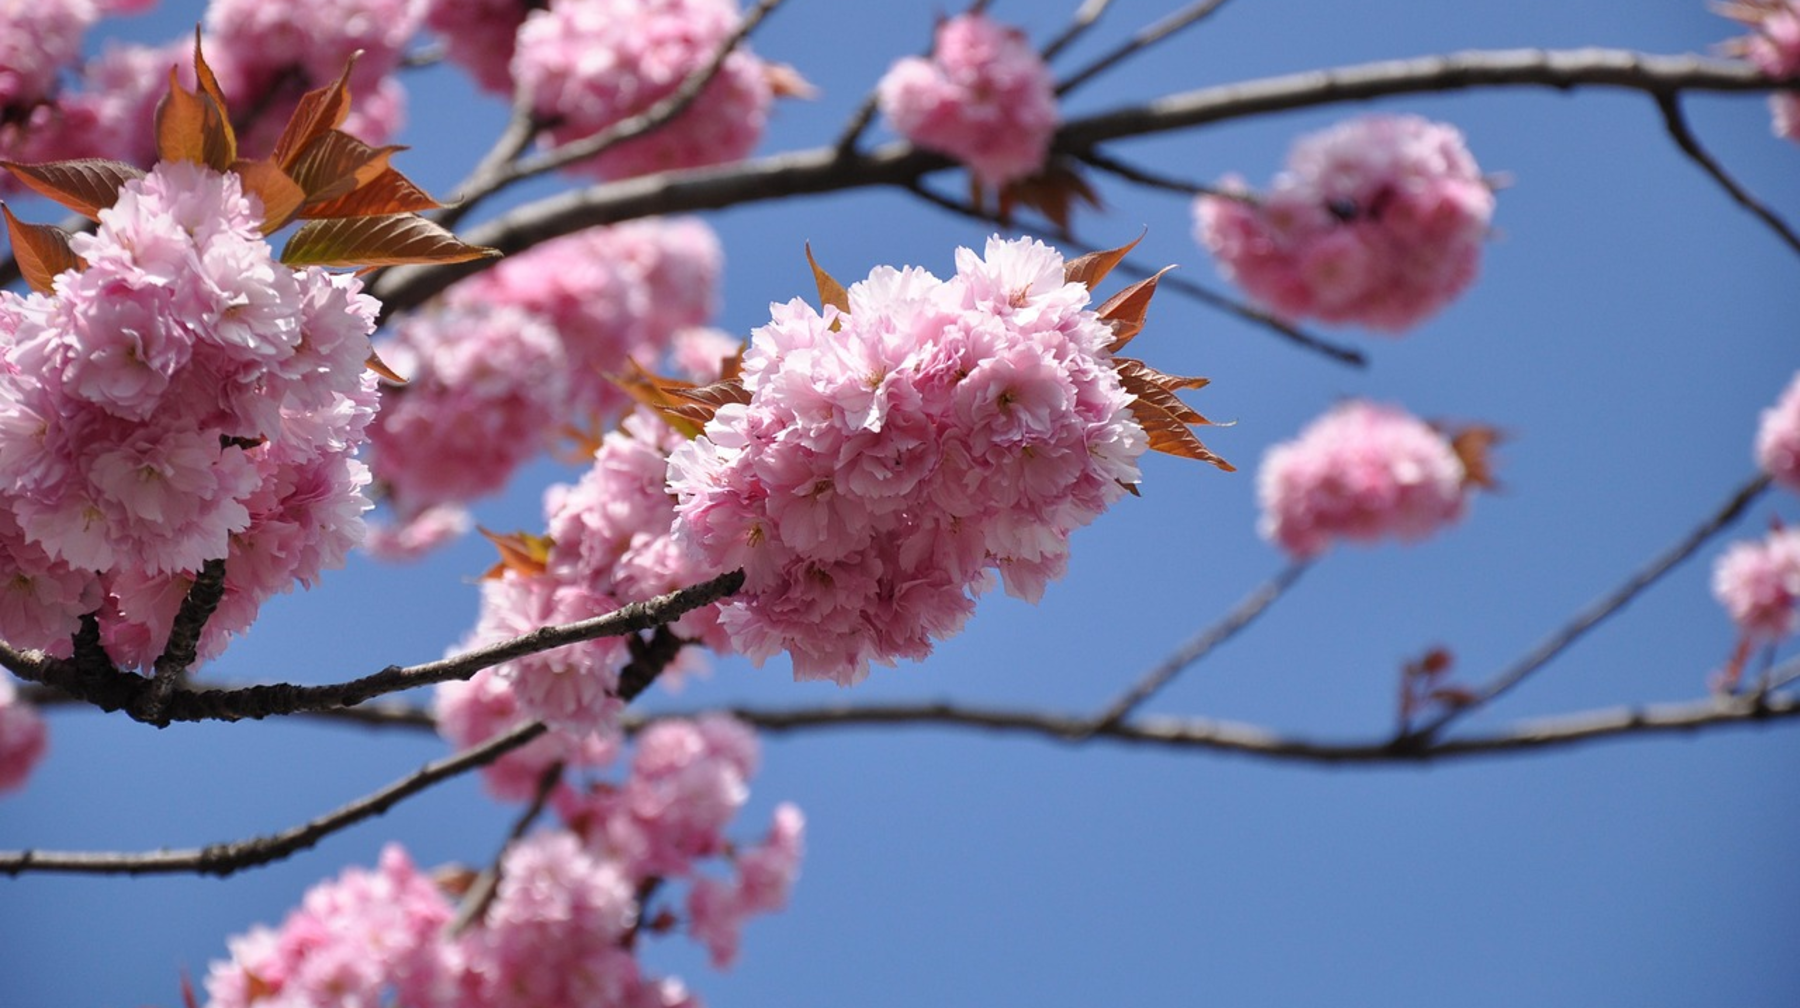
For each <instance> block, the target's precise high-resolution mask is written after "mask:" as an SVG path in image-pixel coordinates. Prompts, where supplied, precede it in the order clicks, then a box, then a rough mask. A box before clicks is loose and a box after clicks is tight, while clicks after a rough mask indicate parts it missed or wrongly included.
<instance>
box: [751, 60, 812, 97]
mask: <svg viewBox="0 0 1800 1008" xmlns="http://www.w3.org/2000/svg"><path fill="white" fill-rule="evenodd" d="M763 79H764V80H766V81H768V82H769V93H770V94H773V95H774V96H775V97H777V98H805V99H813V98H817V97H818V96H819V89H818V88H816V87H814V86H813V82H812V81H809V80H807V79H806V78H805V77H804V76H803V75H802V74H801V73H800V71H798V70H796V69H794V68H793V67H791V66H789V65H787V64H786V63H764V64H763Z"/></svg>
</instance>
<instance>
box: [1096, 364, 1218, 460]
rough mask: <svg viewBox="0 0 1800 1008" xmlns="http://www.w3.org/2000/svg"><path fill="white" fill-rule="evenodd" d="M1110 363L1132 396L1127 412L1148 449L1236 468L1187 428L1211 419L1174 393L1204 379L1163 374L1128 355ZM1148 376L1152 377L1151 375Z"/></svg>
mask: <svg viewBox="0 0 1800 1008" xmlns="http://www.w3.org/2000/svg"><path fill="white" fill-rule="evenodd" d="M1113 364H1114V366H1115V368H1116V369H1117V370H1118V373H1119V383H1120V384H1121V385H1123V386H1124V388H1125V391H1127V392H1129V393H1131V395H1132V400H1131V415H1132V417H1133V418H1135V419H1136V420H1137V422H1138V425H1139V426H1140V427H1142V428H1144V433H1145V435H1146V436H1147V437H1148V438H1149V440H1150V450H1152V451H1159V452H1162V453H1163V454H1165V455H1175V456H1177V457H1180V458H1191V459H1196V460H1198V461H1201V462H1205V463H1207V464H1209V465H1213V466H1216V467H1218V468H1219V469H1221V470H1223V471H1225V472H1236V471H1237V467H1236V466H1234V465H1232V464H1231V463H1229V462H1227V461H1225V460H1224V459H1222V458H1220V457H1219V456H1218V455H1215V454H1213V452H1212V450H1211V449H1209V448H1207V447H1206V445H1205V444H1204V443H1203V442H1202V441H1201V440H1200V439H1199V438H1198V437H1196V436H1195V434H1194V432H1193V431H1191V430H1189V429H1188V428H1189V426H1190V425H1196V424H1210V423H1211V421H1210V420H1207V419H1206V418H1205V417H1203V416H1201V415H1200V414H1199V413H1197V412H1195V411H1194V409H1193V408H1192V407H1190V406H1188V405H1187V404H1186V403H1184V402H1182V401H1181V400H1180V399H1179V398H1177V397H1176V395H1175V391H1174V389H1176V388H1197V387H1199V385H1200V384H1205V382H1206V379H1204V378H1177V377H1175V376H1173V375H1165V374H1162V373H1161V372H1159V371H1157V370H1156V369H1154V368H1152V367H1150V366H1149V365H1147V364H1145V363H1144V362H1143V361H1138V360H1132V359H1131V358H1129V357H1117V358H1114V360H1113ZM1152 375H1154V376H1155V377H1154V378H1152V377H1151V376H1152ZM1195 383H1198V384H1195ZM1166 386H1172V387H1166Z"/></svg>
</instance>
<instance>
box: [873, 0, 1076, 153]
mask: <svg viewBox="0 0 1800 1008" xmlns="http://www.w3.org/2000/svg"><path fill="white" fill-rule="evenodd" d="M876 94H877V97H878V98H879V100H880V103H881V112H882V114H883V115H884V116H886V117H887V120H888V122H889V123H890V124H891V125H892V126H893V128H894V130H895V131H896V132H898V133H900V135H902V136H904V137H906V138H907V139H908V140H910V141H912V142H913V143H914V144H916V145H917V146H919V147H923V148H925V149H926V150H933V151H937V152H938V153H940V154H946V155H949V156H950V157H953V158H955V159H957V160H958V161H961V162H962V163H963V164H965V165H967V166H968V168H969V170H970V171H971V172H972V173H973V174H974V176H975V178H976V180H977V181H978V182H980V183H982V184H984V185H989V186H994V187H1001V186H1004V185H1006V184H1007V183H1008V182H1012V181H1015V180H1017V179H1020V178H1024V177H1027V176H1030V175H1033V174H1036V173H1037V171H1038V170H1039V169H1041V168H1042V167H1043V166H1044V159H1045V157H1046V156H1048V154H1049V152H1050V139H1051V137H1052V136H1053V135H1054V134H1055V133H1056V125H1057V121H1058V117H1057V110H1056V83H1055V81H1053V80H1052V79H1051V77H1050V69H1049V68H1048V67H1047V66H1045V65H1044V61H1043V59H1042V58H1040V57H1039V56H1038V53H1037V50H1036V49H1033V48H1032V47H1031V43H1030V41H1029V40H1027V39H1026V38H1025V33H1024V32H1022V31H1020V30H1018V29H1016V28H1012V27H1009V26H1007V25H1002V24H1000V23H998V22H996V21H994V20H992V19H991V18H989V17H987V16H986V15H984V14H980V13H970V14H959V15H957V16H956V17H953V18H950V19H948V20H946V21H943V22H942V23H940V24H939V25H938V29H937V35H936V40H935V43H934V45H933V46H932V52H931V56H930V57H929V58H921V57H917V56H909V57H907V58H905V59H902V60H899V61H898V62H896V63H895V64H894V65H893V67H892V68H891V69H889V70H888V72H887V74H886V75H885V76H884V77H882V78H881V83H880V84H879V85H878V87H877V89H876Z"/></svg>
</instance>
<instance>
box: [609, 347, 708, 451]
mask: <svg viewBox="0 0 1800 1008" xmlns="http://www.w3.org/2000/svg"><path fill="white" fill-rule="evenodd" d="M625 364H626V367H627V368H628V370H627V371H626V372H625V373H623V374H610V375H607V378H608V379H610V380H611V381H612V383H613V384H614V385H617V386H618V387H619V388H620V390H621V391H623V392H624V393H625V394H626V395H628V396H630V397H631V398H632V400H633V401H635V402H638V403H641V404H643V405H645V406H648V407H650V408H651V409H653V410H655V411H656V412H657V415H658V416H660V417H662V419H663V422H664V423H667V424H668V425H669V426H670V427H673V428H674V429H675V430H676V431H679V432H680V434H681V436H682V437H685V438H697V437H699V436H700V432H701V431H702V430H703V429H704V428H705V427H706V421H707V420H710V419H712V410H711V408H709V407H706V406H703V405H701V404H699V403H696V402H692V401H689V400H685V399H681V398H679V397H678V393H679V392H681V391H684V390H687V389H692V388H695V387H696V386H695V385H694V384H693V383H692V382H684V381H680V380H678V379H674V378H663V377H659V376H657V375H655V374H652V373H650V372H649V371H648V370H645V368H644V366H643V365H642V364H639V363H638V362H637V361H635V360H632V359H630V358H626V361H625ZM692 414H698V415H697V416H696V415H692Z"/></svg>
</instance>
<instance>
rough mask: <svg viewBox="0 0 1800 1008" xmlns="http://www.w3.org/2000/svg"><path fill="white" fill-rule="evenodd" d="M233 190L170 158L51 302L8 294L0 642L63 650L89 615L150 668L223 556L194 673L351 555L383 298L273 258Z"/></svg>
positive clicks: (344, 279) (102, 229) (228, 182)
mask: <svg viewBox="0 0 1800 1008" xmlns="http://www.w3.org/2000/svg"><path fill="white" fill-rule="evenodd" d="M259 214H260V211H259V208H258V206H257V204H256V203H255V202H254V201H253V200H251V199H250V198H248V197H246V196H245V195H244V194H243V192H242V189H241V187H240V184H239V179H238V177H237V176H236V175H234V174H230V173H226V174H220V173H217V172H214V171H211V170H210V169H207V168H204V167H201V166H198V165H195V164H192V163H189V162H165V163H162V164H160V165H158V166H157V167H156V168H155V169H154V170H152V171H151V172H150V173H149V174H148V175H147V176H145V177H143V178H142V179H138V180H135V181H131V182H128V183H126V184H125V185H124V186H123V188H122V190H121V193H120V196H119V198H118V201H117V203H116V204H115V205H114V206H112V207H111V208H109V209H106V210H102V211H101V212H100V215H99V226H98V228H97V229H96V230H95V231H94V233H92V234H89V235H77V236H75V237H74V238H73V239H72V240H71V245H72V246H73V249H74V251H75V253H76V254H77V255H79V256H81V257H82V259H84V260H85V262H86V266H85V268H83V269H81V270H80V271H75V270H70V271H65V272H64V273H62V274H60V275H59V276H58V277H57V278H56V280H55V291H54V293H53V294H51V295H43V294H31V295H27V296H20V295H17V294H13V293H10V292H0V348H3V350H4V363H3V364H0V487H3V488H4V490H0V551H4V552H5V553H6V554H7V555H8V559H9V561H10V564H9V569H10V570H12V571H14V572H15V574H14V576H12V577H11V578H10V579H9V580H8V582H7V583H6V585H5V587H4V591H3V592H0V594H3V595H4V600H3V601H0V636H4V637H5V638H6V639H7V640H9V641H11V642H12V643H13V644H15V645H22V646H28V647H41V648H46V649H48V650H51V651H53V652H55V653H61V654H67V653H68V651H69V646H70V645H69V637H70V635H71V633H72V632H73V631H74V630H75V628H76V626H77V621H78V618H79V617H80V616H81V615H82V614H84V613H88V612H94V611H98V613H99V619H100V629H101V633H102V639H103V642H104V643H105V645H106V647H107V649H108V652H109V654H110V655H111V656H112V658H113V659H114V660H115V661H117V662H119V663H120V664H122V665H125V666H137V667H145V666H148V665H149V664H150V663H151V662H152V661H153V660H154V659H155V658H156V656H157V655H158V653H159V650H160V648H161V647H162V645H163V643H164V642H165V640H166V639H167V635H168V632H169V630H170V627H171V625H172V623H173V621H174V619H175V616H176V613H177V610H178V609H179V607H180V605H181V603H182V600H183V598H184V597H185V596H186V594H187V591H188V588H189V586H190V585H191V584H192V583H193V581H194V578H195V576H196V574H197V572H199V571H200V570H201V568H202V567H203V566H204V565H205V564H206V563H207V562H208V561H214V560H224V561H225V567H226V572H225V595H224V599H223V601H222V602H221V603H220V605H219V608H218V610H217V612H216V613H215V615H214V616H213V617H212V619H211V620H210V621H209V622H208V623H207V626H206V633H205V636H204V637H203V638H202V639H201V647H200V655H201V657H202V658H205V657H207V656H210V655H212V654H216V653H217V652H218V650H219V649H220V648H222V647H223V646H224V643H225V641H226V639H227V637H228V636H229V635H231V634H233V633H237V632H241V631H242V630H243V629H244V628H245V627H247V626H248V625H249V624H250V622H251V621H252V620H253V619H254V617H255V614H256V610H257V608H258V607H259V606H260V605H261V604H262V602H263V601H264V600H266V599H267V598H268V597H269V596H271V595H273V594H275V593H277V592H284V591H288V590H291V588H292V587H293V585H294V583H295V582H296V581H298V582H300V583H301V584H303V585H308V586H310V585H311V584H312V582H313V580H314V579H315V578H316V577H317V576H318V575H319V573H320V572H321V571H322V570H325V569H329V568H333V567H337V566H340V565H341V564H342V563H343V560H344V556H345V553H346V551H348V550H349V549H350V548H351V547H352V546H354V545H355V544H356V543H357V542H358V541H360V539H361V536H362V531H363V522H362V512H363V511H364V510H365V509H366V508H367V507H368V506H369V505H368V501H367V500H366V498H365V497H364V496H363V493H362V488H363V487H364V486H365V485H366V484H367V483H368V480H369V476H368V471H367V469H366V468H365V467H364V466H363V464H362V463H361V462H359V461H357V460H356V459H355V458H353V457H352V456H353V455H354V453H355V452H356V450H357V448H358V446H359V445H360V444H361V443H362V442H363V441H364V440H365V429H366V427H367V425H368V424H369V422H370V420H371V419H372V417H373V416H374V412H375V408H376V393H375V388H374V383H373V378H372V376H368V375H367V373H366V372H365V371H364V369H363V366H362V365H363V360H364V359H365V358H366V357H367V356H368V353H369V339H368V336H369V333H370V332H371V331H372V330H373V329H374V319H375V313H376V304H375V302H374V300H373V299H371V298H369V297H367V296H366V295H364V294H362V293H361V285H360V283H359V282H358V281H357V280H355V279H354V278H351V277H348V276H343V275H336V274H330V273H326V272H324V271H323V270H319V269H316V268H313V269H306V270H301V271H296V270H293V269H290V268H288V267H286V266H283V265H282V264H280V263H279V262H276V261H275V260H274V259H273V258H272V257H271V255H270V250H269V246H268V244H267V243H266V242H265V241H264V240H263V237H262V234H261V232H260V229H259V224H260V219H259Z"/></svg>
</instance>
